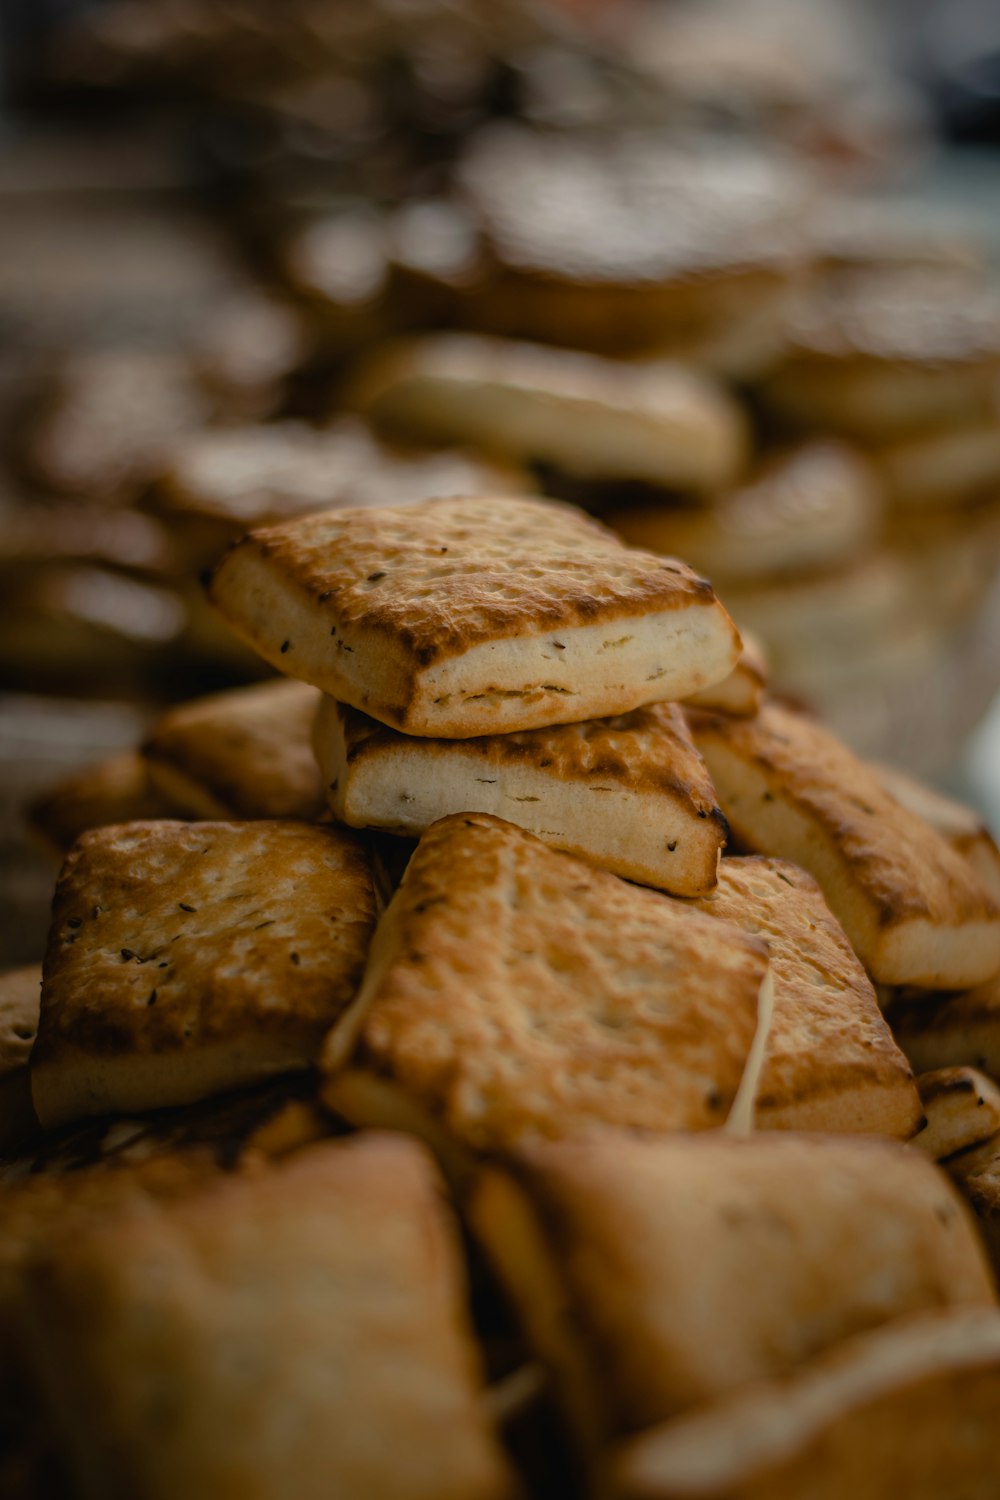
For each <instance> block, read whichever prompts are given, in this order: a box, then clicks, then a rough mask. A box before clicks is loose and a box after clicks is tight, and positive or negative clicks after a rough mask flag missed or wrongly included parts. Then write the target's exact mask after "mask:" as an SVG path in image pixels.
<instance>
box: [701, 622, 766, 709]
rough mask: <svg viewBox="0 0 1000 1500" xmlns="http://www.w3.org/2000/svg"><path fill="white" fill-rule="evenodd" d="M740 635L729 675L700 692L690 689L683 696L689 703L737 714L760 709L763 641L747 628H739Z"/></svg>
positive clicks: (764, 658)
mask: <svg viewBox="0 0 1000 1500" xmlns="http://www.w3.org/2000/svg"><path fill="white" fill-rule="evenodd" d="M740 635H741V636H742V638H743V649H742V650H741V651H740V656H739V660H738V661H737V663H736V665H735V667H734V668H733V670H732V671H731V672H730V674H729V676H728V677H724V678H723V679H722V681H721V682H716V683H714V684H713V686H712V687H708V688H702V690H701V692H699V693H691V694H690V696H689V697H687V698H685V700H684V702H685V704H686V705H687V706H688V707H690V708H707V709H709V710H711V711H713V712H715V713H720V714H736V715H737V716H738V717H740V718H743V717H745V716H746V715H748V714H756V713H759V712H760V706H761V704H762V703H763V701H764V692H765V689H766V688H767V682H768V663H767V653H766V651H765V650H764V645H763V642H761V641H759V640H758V639H757V637H756V636H754V635H751V633H750V631H749V630H741V631H740Z"/></svg>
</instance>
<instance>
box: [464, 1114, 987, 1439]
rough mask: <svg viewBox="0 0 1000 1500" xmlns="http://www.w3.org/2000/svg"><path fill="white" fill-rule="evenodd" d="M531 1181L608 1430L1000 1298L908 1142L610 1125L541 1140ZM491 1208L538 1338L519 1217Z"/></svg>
mask: <svg viewBox="0 0 1000 1500" xmlns="http://www.w3.org/2000/svg"><path fill="white" fill-rule="evenodd" d="M514 1173H515V1180H516V1182H517V1183H519V1184H520V1187H521V1191H522V1192H523V1193H524V1194H526V1195H527V1199H528V1201H529V1202H530V1204H531V1206H532V1209H533V1212H534V1215H535V1218H536V1222H537V1225H538V1228H539V1231H540V1235H541V1239H540V1241H539V1243H540V1244H541V1246H542V1247H543V1250H542V1253H543V1254H545V1255H546V1256H547V1257H548V1259H549V1261H550V1262H551V1267H552V1269H553V1270H554V1272H555V1285H556V1287H557V1288H558V1289H559V1295H560V1296H561V1299H562V1307H563V1308H564V1309H565V1314H564V1316H565V1317H566V1318H567V1319H568V1321H569V1322H570V1324H571V1326H572V1327H573V1328H574V1329H575V1331H576V1336H577V1338H578V1340H579V1342H580V1344H581V1346H582V1357H583V1359H584V1361H585V1362H586V1365H587V1371H588V1374H587V1381H586V1383H587V1384H589V1386H590V1388H591V1392H592V1402H591V1405H592V1408H593V1409H596V1410H597V1411H598V1412H600V1413H601V1416H602V1418H603V1422H604V1424H605V1427H606V1430H607V1432H608V1433H621V1432H626V1431H635V1430H637V1429H639V1428H642V1427H644V1426H648V1425H651V1424H653V1423H655V1422H658V1421H664V1420H666V1419H668V1418H671V1417H675V1416H677V1415H678V1414H679V1413H681V1412H684V1411H687V1410H689V1409H691V1408H693V1407H695V1406H698V1405H699V1404H701V1403H704V1402H708V1401H714V1400H718V1399H719V1398H720V1397H722V1396H724V1395H725V1394H726V1393H727V1392H729V1391H735V1390H737V1389H739V1388H740V1387H741V1386H746V1385H750V1384H752V1383H753V1382H755V1381H758V1380H762V1379H767V1378H769V1377H775V1376H780V1375H788V1374H790V1373H791V1372H792V1371H793V1370H795V1369H796V1367H797V1366H798V1365H800V1364H801V1363H802V1361H803V1360H806V1359H809V1358H811V1357H813V1356H815V1355H816V1354H818V1353H820V1352H821V1351H822V1350H824V1349H827V1348H830V1347H832V1346H833V1345H835V1344H837V1343H838V1342H840V1340H842V1339H844V1338H847V1337H849V1336H851V1335H852V1334H856V1333H860V1332H862V1331H863V1330H865V1329H868V1328H872V1327H876V1326H878V1325H879V1324H881V1323H885V1322H888V1321H889V1320H890V1319H892V1318H897V1317H900V1316H902V1315H903V1314H905V1313H914V1312H918V1311H921V1310H923V1309H927V1308H936V1307H939V1306H942V1305H949V1306H962V1305H968V1306H975V1307H978V1308H984V1309H985V1308H990V1307H992V1306H993V1305H994V1303H995V1292H994V1288H993V1283H992V1278H991V1275H990V1272H989V1268H988V1266H987V1263H986V1260H985V1257H984V1254H983V1250H982V1246H981V1244H980V1242H979V1239H978V1236H977V1234H976V1232H975V1229H974V1227H973V1224H972V1221H971V1218H970V1216H969V1215H968V1213H967V1212H966V1211H965V1209H964V1205H963V1204H962V1202H961V1200H960V1198H959V1196H958V1194H957V1193H956V1192H955V1191H954V1189H953V1188H952V1186H951V1184H950V1183H949V1182H948V1180H947V1178H946V1177H945V1176H944V1175H943V1174H942V1173H940V1172H939V1171H938V1170H937V1169H936V1168H935V1167H934V1166H933V1165H932V1164H931V1163H930V1162H928V1161H927V1160H926V1159H925V1158H923V1157H921V1156H920V1155H919V1153H917V1152H913V1151H910V1150H909V1149H908V1148H906V1147H903V1146H899V1145H896V1144H895V1143H894V1142H889V1141H879V1140H874V1139H850V1140H848V1139H842V1138H840V1139H838V1138H836V1137H832V1136H819V1135H817V1136H792V1135H757V1136H752V1137H749V1138H748V1139H743V1140H741V1139H736V1138H734V1137H732V1136H728V1135H702V1136H697V1137H690V1136H684V1135H677V1136H662V1137H659V1138H656V1139H650V1138H645V1139H643V1138H641V1137H634V1136H632V1137H628V1136H625V1135H624V1134H621V1133H618V1134H616V1133H610V1132H609V1133H607V1134H605V1135H602V1136H600V1137H595V1138H594V1139H592V1140H589V1141H585V1142H584V1141H563V1142H541V1141H538V1142H534V1143H530V1144H528V1143H526V1144H525V1146H524V1148H523V1150H522V1151H521V1152H519V1153H518V1156H517V1158H516V1160H515V1163H514ZM473 1218H474V1223H475V1226H476V1228H477V1232H478V1233H479V1234H480V1235H484V1236H485V1240H486V1245H487V1250H488V1252H489V1253H490V1254H491V1257H492V1258H493V1260H494V1261H495V1262H496V1264H497V1265H498V1267H499V1269H500V1271H501V1274H502V1275H504V1273H505V1272H506V1277H505V1279H506V1281H507V1285H508V1290H509V1291H510V1292H511V1293H512V1295H513V1297H514V1301H515V1305H516V1306H518V1308H519V1310H520V1311H521V1312H522V1314H523V1315H524V1317H525V1319H526V1321H527V1326H528V1328H529V1330H538V1329H539V1328H540V1327H541V1326H542V1325H543V1322H544V1318H545V1314H546V1310H545V1309H544V1308H541V1309H540V1308H539V1307H538V1305H537V1302H538V1296H539V1293H538V1289H537V1286H535V1289H534V1296H533V1295H532V1290H531V1287H530V1286H529V1284H528V1283H526V1282H525V1281H524V1280H523V1278H522V1276H521V1275H519V1274H518V1271H517V1270H515V1269H513V1268H512V1266H511V1262H510V1259H509V1257H508V1256H507V1254H505V1243H506V1233H507V1230H506V1222H505V1218H504V1216H502V1215H499V1214H493V1215H492V1216H487V1219H488V1221H487V1222H485V1223H484V1222H483V1217H482V1215H478V1216H477V1215H476V1214H475V1213H474V1215H473ZM693 1288H696V1289H697V1296H694V1295H692V1289H693ZM542 1295H544V1294H542ZM554 1311H555V1310H553V1309H549V1310H548V1313H549V1316H551V1315H552V1313H553V1312H554ZM542 1352H543V1353H545V1350H544V1349H543V1350H542Z"/></svg>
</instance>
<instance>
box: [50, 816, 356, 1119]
mask: <svg viewBox="0 0 1000 1500" xmlns="http://www.w3.org/2000/svg"><path fill="white" fill-rule="evenodd" d="M377 907H378V897H377V893H376V886H375V875H374V872H373V869H372V865H371V861H370V859H369V857H368V855H367V854H365V852H364V851H363V850H362V849H361V847H360V846H359V845H358V844H357V842H356V841H355V840H354V838H352V837H351V836H350V835H348V834H347V833H346V832H341V831H339V830H334V829H323V828H317V827H313V826H311V825H310V824H307V823H292V822H266V821H262V822H257V823H170V822H164V823H130V824H123V825H121V826H118V827H111V828H103V829H97V830H94V831H93V832H91V833H88V834H85V835H84V836H83V838H82V839H80V841H79V843H77V845H76V846H75V848H74V849H73V850H72V851H71V853H70V855H69V857H68V859H67V861H66V863H65V865H64V866H63V871H62V874H61V876H60V878H59V883H58V885H57V887H56V893H55V897H54V901H53V915H52V927H51V930H50V934H49V943H48V950H47V953H46V958H45V966H44V981H43V985H42V1005H41V1018H40V1023H39V1029H38V1040H37V1042H36V1044H35V1049H34V1052H33V1054H32V1060H31V1072H32V1094H33V1097H34V1102H35V1108H36V1110H37V1112H38V1116H39V1119H40V1120H41V1121H42V1123H43V1124H44V1125H47V1126H50V1125H57V1124H61V1123H63V1122H65V1121H68V1120H72V1119H75V1118H77V1117H79V1116H83V1115H96V1114H106V1113H113V1112H124V1111H126V1110H135V1109H151V1108H157V1107H160V1106H165V1105H173V1104H186V1103H190V1102H192V1101H193V1100H196V1099H202V1098H206V1097H208V1096H209V1095H211V1094H213V1093H219V1092H222V1091H224V1090H226V1089H231V1088H238V1087H240V1086H241V1085H244V1084H248V1083H253V1082H256V1081H259V1080H261V1079H264V1078H268V1077H271V1076H272V1075H274V1074H277V1073H282V1072H289V1071H293V1070H295V1069H297V1068H305V1067H308V1066H309V1065H310V1064H311V1063H312V1062H313V1061H314V1059H315V1057H316V1054H317V1051H318V1047H319V1043H320V1040H321V1038H322V1036H323V1034H324V1032H326V1031H327V1030H328V1029H329V1028H330V1027H331V1026H334V1025H335V1024H336V1022H337V1020H338V1018H339V1017H340V1015H341V1014H342V1012H343V1011H344V1010H345V1009H346V1008H347V1007H348V1006H349V1004H350V1002H351V1001H352V999H353V998H354V993H355V990H356V987H357V983H358V981H359V979H360V977H361V973H362V969H363V967H364V961H365V955H366V953H367V949H368V942H369V938H370V936H371V933H372V930H373V928H374V925H375V918H376V913H377Z"/></svg>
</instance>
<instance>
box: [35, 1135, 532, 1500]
mask: <svg viewBox="0 0 1000 1500" xmlns="http://www.w3.org/2000/svg"><path fill="white" fill-rule="evenodd" d="M25 1321H26V1342H27V1347H28V1353H29V1355H30V1357H31V1358H32V1361H33V1363H34V1365H35V1368H36V1370H37V1372H38V1374H39V1377H40V1379H41V1383H42V1386H43V1390H44V1392H45V1394H46V1397H47V1399H48V1402H49V1406H50V1410H51V1414H52V1419H53V1421H54V1422H55V1424H56V1425H57V1428H58V1430H59V1431H60V1433H61V1436H62V1437H63V1439H64V1441H65V1442H66V1444H67V1446H68V1448H69V1450H70V1452H71V1453H72V1454H73V1456H74V1458H75V1461H76V1467H77V1470H78V1472H79V1473H80V1474H81V1475H82V1476H83V1478H84V1481H85V1486H86V1487H87V1489H88V1492H89V1493H92V1494H95V1495H96V1494H101V1495H107V1496H114V1497H122V1500H124V1497H125V1496H128V1497H134V1500H159V1497H164V1500H165V1497H167V1496H170V1497H176V1496H179V1495H186V1496H190V1497H191V1500H202V1497H203V1500H209V1497H211V1500H221V1497H222V1496H234V1497H235V1496H237V1495H238V1496H241V1497H242V1500H276V1497H278V1496H287V1495H289V1494H291V1493H294V1494H295V1495H297V1496H301V1497H303V1500H306V1497H317V1500H318V1497H320V1496H323V1497H327V1496H329V1495H331V1494H337V1495H343V1496H345V1497H352V1500H353V1497H357V1500H362V1497H367V1496H375V1495H378V1496H380V1497H385V1500H410V1497H412V1500H429V1497H431V1496H434V1497H436V1500H473V1497H481V1500H501V1497H511V1496H513V1494H514V1493H515V1489H516V1487H515V1485H514V1482H513V1479H512V1476H511V1474H510V1473H509V1471H508V1469H507V1465H506V1462H505V1460H504V1459H503V1457H502V1456H501V1453H500V1450H499V1447H498V1444H497V1442H496V1439H495V1437H494V1436H493V1434H492V1432H491V1430H490V1427H489V1424H488V1421H487V1418H486V1412H485V1407H484V1403H483V1399H482V1395H481V1393H480V1390H479V1389H478V1387H479V1382H480V1378H481V1377H480V1372H479V1369H478V1362H477V1358H476V1355H475V1352H474V1349H473V1345H472V1339H471V1334H470V1330H469V1327H468V1315H467V1312H466V1306H465V1288H464V1285H463V1277H462V1268H461V1264H460V1260H459V1252H458V1244H457V1236H456V1233H455V1229H454V1227H453V1225H452V1223H451V1222H450V1220H449V1217H448V1215H447V1213H446V1211H445V1209H444V1207H443V1205H442V1202H441V1197H440V1187H439V1184H438V1181H437V1178H436V1174H435V1173H434V1171H433V1168H432V1165H431V1163H430V1161H429V1160H428V1159H427V1157H426V1155H425V1153H424V1152H423V1151H422V1150H421V1149H420V1148H419V1147H418V1146H417V1145H415V1144H414V1143H413V1142H410V1141H405V1140H403V1139H401V1138H399V1137H390V1136H372V1137H367V1138H364V1139H355V1140H351V1141H345V1142H336V1143H330V1144H326V1145H321V1146H316V1147H313V1148H311V1149H309V1150H307V1151H304V1152H302V1153H301V1154H299V1155H297V1156H296V1157H294V1158H292V1159H291V1160H289V1161H287V1162H284V1163H282V1164H280V1165H279V1166H277V1167H276V1168H274V1169H272V1170H271V1171H269V1172H265V1173H262V1174H260V1175H255V1176H252V1177H247V1178H244V1179H242V1180H240V1179H236V1178H231V1179H228V1180H225V1181H220V1182H218V1183H215V1184H211V1185H209V1186H207V1187H206V1188H205V1189H203V1190H202V1191H201V1192H200V1193H198V1194H196V1195H194V1196H192V1197H190V1198H188V1199H185V1200H181V1201H177V1202H173V1203H161V1204H154V1203H147V1204H144V1205H141V1206H139V1207H136V1208H133V1209H131V1210H129V1209H125V1210H123V1211H121V1212H119V1213H117V1214H115V1215H113V1216H112V1217H111V1218H110V1219H109V1220H108V1222H107V1223H106V1224H105V1225H101V1226H95V1227H92V1228H90V1229H89V1231H87V1232H82V1233H78V1234H76V1235H74V1237H73V1239H72V1241H71V1242H70V1243H69V1244H65V1243H63V1244H59V1243H57V1245H56V1246H55V1247H53V1249H52V1251H51V1253H49V1254H47V1255H45V1256H43V1257H40V1259H39V1263H38V1264H37V1266H36V1267H35V1269H34V1272H33V1275H32V1278H31V1281H30V1294H29V1298H28V1305H27V1317H26V1320H25ZM164 1422H166V1423H167V1424H168V1426H169V1434H170V1436H169V1441H168V1442H164V1441H163V1432H164Z"/></svg>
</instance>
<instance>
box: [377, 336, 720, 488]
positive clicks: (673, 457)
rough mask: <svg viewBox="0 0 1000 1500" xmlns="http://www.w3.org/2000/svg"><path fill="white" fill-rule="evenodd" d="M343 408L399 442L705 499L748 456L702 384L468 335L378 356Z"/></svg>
mask: <svg viewBox="0 0 1000 1500" xmlns="http://www.w3.org/2000/svg"><path fill="white" fill-rule="evenodd" d="M348 399H349V400H351V401H352V402H353V403H354V404H355V405H357V406H358V407H359V408H360V410H361V411H362V412H364V413H365V414H366V415H367V416H368V417H369V418H371V419H372V420H373V421H374V422H376V423H377V425H378V426H379V427H380V428H382V429H384V430H385V431H386V432H387V433H389V434H393V435H395V436H397V437H404V438H409V439H410V440H411V441H412V440H414V439H416V440H417V441H420V442H432V443H470V444H472V445H473V446H474V447H476V448H480V449H482V450H484V451H485V452H487V453H492V454H496V455H499V456H501V457H505V458H513V459H515V460H517V461H520V462H532V463H539V462H542V463H549V464H555V465H556V466H557V467H558V468H559V469H561V470H563V471H565V472H566V473H568V474H573V475H577V476H579V477H580V478H584V479H600V480H643V481H645V482H646V483H647V484H655V485H660V486H663V487H665V488H669V489H685V490H706V489H709V490H710V489H714V488H715V487H716V486H718V485H720V484H728V483H730V482H731V481H732V480H733V479H735V478H736V476H737V474H738V473H739V470H740V468H741V466H742V464H743V462H744V459H745V456H746V451H747V435H746V425H745V421H744V418H743V415H742V413H741V411H740V409H739V408H738V406H737V405H736V404H735V402H734V401H733V400H732V398H731V397H730V396H728V395H727V394H726V393H725V390H724V389H723V388H722V387H721V386H719V385H716V384H715V383H714V382H713V381H712V379H711V377H710V376H708V375H705V374H699V373H696V372H695V371H694V370H690V369H687V368H685V367H684V366H683V365H680V364H673V363H670V362H668V361H666V360H656V361H649V362H647V363H634V364H632V363H626V362H624V361H621V362H619V361H615V360H608V359H602V358H600V357H599V356H598V355H594V354H581V353H579V352H578V351H576V350H571V349H553V348H550V347H548V346H547V345H544V344H526V343H517V342H514V341H508V340H504V339H486V338H482V337H479V336H477V335H474V334H467V333H450V334H434V335H431V336H428V337H426V338H423V339H418V340H415V341H412V342H410V343H404V344H400V345H396V346H391V347H389V348H388V349H385V350H382V351H380V352H379V353H377V354H375V355H374V356H373V357H372V358H371V359H370V360H369V362H368V364H367V365H365V366H363V367H362V369H361V371H360V373H359V375H358V376H357V380H356V384H355V385H354V387H353V388H352V390H351V392H350V393H349V396H348Z"/></svg>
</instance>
